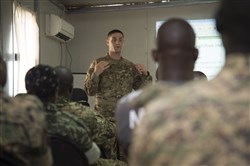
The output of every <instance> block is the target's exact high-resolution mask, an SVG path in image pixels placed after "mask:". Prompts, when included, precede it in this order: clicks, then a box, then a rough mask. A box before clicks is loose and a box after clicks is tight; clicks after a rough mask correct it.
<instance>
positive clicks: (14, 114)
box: [0, 87, 52, 166]
mask: <svg viewBox="0 0 250 166" xmlns="http://www.w3.org/2000/svg"><path fill="white" fill-rule="evenodd" d="M0 105H1V107H0V129H1V134H0V149H1V151H0V153H1V154H0V155H2V154H3V153H4V154H6V155H9V156H11V157H12V158H14V159H15V160H16V161H20V162H21V163H22V165H30V166H33V165H36V166H40V165H41V166H49V165H52V155H51V150H50V148H49V147H48V143H47V137H46V132H45V130H46V121H45V114H44V107H43V105H42V103H41V101H39V99H37V98H36V97H35V96H31V95H27V96H23V97H21V98H16V99H13V98H10V97H8V96H6V95H5V94H4V93H3V89H2V88H1V87H0Z"/></svg>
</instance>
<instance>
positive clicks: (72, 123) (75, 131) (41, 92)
mask: <svg viewBox="0 0 250 166" xmlns="http://www.w3.org/2000/svg"><path fill="white" fill-rule="evenodd" d="M25 85H26V89H27V92H28V94H33V95H36V96H37V97H39V98H40V99H41V101H42V102H43V104H44V106H45V111H46V120H47V127H48V128H47V129H48V133H49V134H53V135H58V136H63V137H66V138H67V139H68V140H70V141H72V142H73V143H75V144H77V145H78V146H79V149H80V150H81V152H82V153H83V154H85V156H86V157H87V159H88V162H89V164H94V163H96V161H97V160H98V159H99V156H100V150H99V148H98V147H97V145H96V144H95V143H94V142H92V141H91V139H90V138H89V136H88V133H87V131H86V129H85V128H86V127H85V125H84V123H83V121H82V120H81V119H79V118H78V117H76V116H74V115H72V114H70V113H68V112H64V111H60V110H59V109H58V108H57V106H56V105H55V104H54V102H55V100H56V95H57V90H58V78H57V75H56V72H55V70H54V69H53V68H52V67H50V66H47V65H37V66H35V67H33V68H31V69H30V70H29V71H28V72H27V73H26V76H25Z"/></svg>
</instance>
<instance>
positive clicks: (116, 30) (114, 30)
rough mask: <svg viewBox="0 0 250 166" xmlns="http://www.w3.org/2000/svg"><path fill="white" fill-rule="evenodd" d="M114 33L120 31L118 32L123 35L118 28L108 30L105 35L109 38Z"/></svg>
mask: <svg viewBox="0 0 250 166" xmlns="http://www.w3.org/2000/svg"><path fill="white" fill-rule="evenodd" d="M114 33H120V34H122V37H124V34H123V32H122V31H121V30H119V29H113V30H112V31H110V32H109V33H108V36H107V38H109V37H110V36H111V35H112V34H114Z"/></svg>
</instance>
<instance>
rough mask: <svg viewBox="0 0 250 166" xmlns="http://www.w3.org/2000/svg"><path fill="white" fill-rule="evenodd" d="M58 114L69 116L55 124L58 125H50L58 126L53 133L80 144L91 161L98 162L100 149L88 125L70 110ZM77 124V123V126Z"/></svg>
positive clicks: (80, 147)
mask: <svg viewBox="0 0 250 166" xmlns="http://www.w3.org/2000/svg"><path fill="white" fill-rule="evenodd" d="M58 114H63V116H64V117H67V118H65V119H61V120H60V123H57V124H55V125H56V126H50V127H56V128H57V130H54V132H55V133H53V134H58V135H62V136H65V137H66V138H68V139H69V140H72V141H73V142H75V143H76V145H78V146H79V149H80V150H81V151H82V153H84V154H85V155H86V157H87V158H88V161H89V163H94V162H96V160H97V159H99V157H100V149H99V148H98V147H97V145H96V144H95V143H94V142H92V140H91V138H90V137H89V135H88V132H87V130H86V126H85V125H84V124H83V122H82V121H81V119H79V118H77V117H76V116H74V115H73V114H70V113H68V112H62V111H61V112H58ZM69 119H70V121H69ZM75 124H77V126H76V125H75Z"/></svg>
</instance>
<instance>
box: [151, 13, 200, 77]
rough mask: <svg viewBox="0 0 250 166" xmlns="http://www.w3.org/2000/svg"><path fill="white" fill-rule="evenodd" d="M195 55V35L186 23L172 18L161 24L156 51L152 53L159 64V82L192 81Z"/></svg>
mask: <svg viewBox="0 0 250 166" xmlns="http://www.w3.org/2000/svg"><path fill="white" fill-rule="evenodd" d="M197 55H198V50H197V49H196V48H195V34H194V31H193V29H192V27H191V26H190V25H189V23H188V22H186V21H185V20H183V19H178V18H174V19H170V20H168V21H166V22H165V23H164V24H162V26H161V27H160V29H159V31H158V34H157V49H156V50H155V51H154V52H153V58H154V60H155V61H156V62H158V64H159V80H166V81H186V80H192V79H193V68H194V63H195V61H196V59H197Z"/></svg>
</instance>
